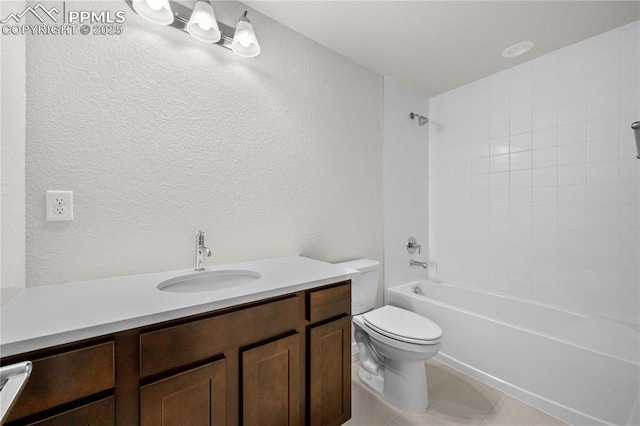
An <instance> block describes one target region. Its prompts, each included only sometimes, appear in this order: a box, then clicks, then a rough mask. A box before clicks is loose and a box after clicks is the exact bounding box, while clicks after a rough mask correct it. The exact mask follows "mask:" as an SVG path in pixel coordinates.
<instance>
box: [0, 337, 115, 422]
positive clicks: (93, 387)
mask: <svg viewBox="0 0 640 426" xmlns="http://www.w3.org/2000/svg"><path fill="white" fill-rule="evenodd" d="M113 354H114V344H113V342H107V343H102V344H99V345H95V346H89V347H86V348H82V349H76V350H74V351H69V352H64V353H61V354H58V355H53V356H50V357H47V358H41V359H36V360H32V362H33V370H32V371H31V376H30V377H29V381H28V382H27V385H26V386H25V388H24V390H23V391H22V394H21V395H20V398H18V401H17V402H16V405H15V406H14V407H13V410H11V414H10V416H9V418H10V419H18V418H21V417H24V416H27V415H30V414H35V413H38V412H40V411H43V410H46V409H48V408H52V407H55V406H58V405H61V404H64V403H67V402H71V401H74V400H76V399H79V398H82V397H85V396H89V395H93V394H95V393H98V392H101V391H105V390H108V389H111V388H113V387H114V382H115V379H114V355H113Z"/></svg>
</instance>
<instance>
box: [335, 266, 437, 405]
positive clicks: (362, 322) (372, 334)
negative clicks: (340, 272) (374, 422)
mask: <svg viewBox="0 0 640 426" xmlns="http://www.w3.org/2000/svg"><path fill="white" fill-rule="evenodd" d="M338 265H340V266H343V267H344V268H346V269H345V270H348V271H353V270H355V271H358V272H359V273H358V274H353V275H351V300H352V302H351V303H352V314H353V331H354V339H355V343H356V345H357V348H358V358H359V360H360V372H359V374H358V375H359V377H360V380H361V381H362V382H363V383H364V384H365V385H366V386H367V387H368V388H369V389H371V390H372V391H373V392H375V393H377V394H378V395H380V396H382V397H383V398H384V399H385V400H387V401H388V402H389V403H391V404H393V405H394V406H396V407H398V408H399V409H401V410H403V411H407V412H413V413H419V412H422V411H425V410H426V409H427V407H428V406H429V399H428V394H427V372H426V368H425V361H426V360H427V359H429V358H431V357H433V356H434V355H436V354H437V353H438V351H439V350H440V341H441V339H442V329H441V328H440V327H439V326H438V325H437V324H436V323H434V322H433V321H431V320H430V319H428V318H425V317H423V316H422V315H418V314H416V313H415V312H411V311H407V310H405V309H400V308H397V307H395V306H389V305H388V306H383V307H381V308H377V309H373V307H374V306H375V299H376V294H377V290H378V274H379V271H380V264H379V262H378V261H375V260H370V259H358V260H352V261H350V262H342V263H339V264H338Z"/></svg>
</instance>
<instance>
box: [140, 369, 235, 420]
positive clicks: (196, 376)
mask: <svg viewBox="0 0 640 426" xmlns="http://www.w3.org/2000/svg"><path fill="white" fill-rule="evenodd" d="M226 422H227V363H226V360H224V359H222V360H220V361H215V362H212V363H210V364H206V365H204V366H202V367H198V368H195V369H193V370H189V371H186V372H184V373H181V374H177V375H175V376H171V377H169V378H167V379H164V380H160V381H158V382H155V383H152V384H150V385H147V386H144V387H142V388H140V425H141V426H160V425H162V426H207V425H208V426H214V425H215V426H223V425H225V424H226Z"/></svg>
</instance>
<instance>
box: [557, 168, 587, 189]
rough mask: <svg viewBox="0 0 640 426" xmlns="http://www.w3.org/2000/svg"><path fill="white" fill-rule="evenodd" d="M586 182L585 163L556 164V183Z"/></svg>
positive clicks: (576, 183)
mask: <svg viewBox="0 0 640 426" xmlns="http://www.w3.org/2000/svg"><path fill="white" fill-rule="evenodd" d="M586 182H587V165H586V164H570V165H566V166H558V185H579V184H584V183H586Z"/></svg>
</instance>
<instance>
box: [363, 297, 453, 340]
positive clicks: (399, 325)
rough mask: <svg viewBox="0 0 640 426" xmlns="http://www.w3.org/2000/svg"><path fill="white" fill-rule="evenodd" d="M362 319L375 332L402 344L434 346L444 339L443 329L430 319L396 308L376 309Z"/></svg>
mask: <svg viewBox="0 0 640 426" xmlns="http://www.w3.org/2000/svg"><path fill="white" fill-rule="evenodd" d="M362 319H363V322H364V323H365V324H366V325H367V326H368V327H369V328H371V329H372V330H373V331H376V332H378V333H380V334H382V335H383V336H386V337H389V338H391V339H394V340H399V341H401V342H406V343H414V344H418V345H434V344H437V343H439V342H440V338H441V337H442V329H441V328H440V327H439V326H438V325H437V324H436V323H434V322H433V321H431V320H430V319H428V318H425V317H423V316H422V315H418V314H416V313H415V312H411V311H407V310H405V309H400V308H397V307H395V306H389V305H387V306H383V307H381V308H378V309H374V310H373V311H369V312H367V313H365V314H363V315H362Z"/></svg>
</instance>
